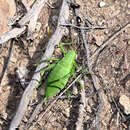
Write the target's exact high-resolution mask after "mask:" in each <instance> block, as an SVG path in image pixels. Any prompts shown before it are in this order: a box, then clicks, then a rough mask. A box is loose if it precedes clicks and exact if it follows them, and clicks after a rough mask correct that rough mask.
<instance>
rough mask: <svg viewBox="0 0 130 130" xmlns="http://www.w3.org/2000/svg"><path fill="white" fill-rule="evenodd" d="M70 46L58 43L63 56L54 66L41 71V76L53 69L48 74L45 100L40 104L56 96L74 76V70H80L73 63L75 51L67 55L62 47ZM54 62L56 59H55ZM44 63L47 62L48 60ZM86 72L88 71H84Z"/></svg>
mask: <svg viewBox="0 0 130 130" xmlns="http://www.w3.org/2000/svg"><path fill="white" fill-rule="evenodd" d="M70 44H72V43H60V48H61V50H62V52H63V53H64V55H65V56H64V57H63V58H62V59H61V60H60V61H59V62H58V63H57V64H56V65H55V64H51V65H50V66H48V67H47V68H45V69H44V70H42V71H41V75H42V74H43V73H44V72H45V71H47V70H49V69H52V68H53V70H52V71H51V72H50V74H49V76H48V78H47V82H46V89H45V98H44V99H43V100H42V101H41V103H44V102H45V101H46V100H47V99H49V98H50V97H52V96H54V95H56V94H58V93H59V92H60V91H61V90H62V89H63V88H65V86H66V84H67V82H68V80H69V78H70V77H72V76H73V75H74V71H75V68H77V69H80V68H79V67H78V65H77V64H76V62H75V59H76V53H75V51H74V50H70V51H69V52H68V53H67V52H66V51H65V49H64V48H63V45H70ZM49 59H50V58H49ZM50 60H53V59H50ZM54 60H57V59H56V58H55V59H54ZM45 61H48V59H47V60H45ZM86 72H88V71H87V70H86Z"/></svg>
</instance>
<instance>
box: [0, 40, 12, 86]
mask: <svg viewBox="0 0 130 130" xmlns="http://www.w3.org/2000/svg"><path fill="white" fill-rule="evenodd" d="M13 45H14V39H12V40H11V41H10V47H9V52H8V57H7V63H6V64H5V66H4V68H3V71H2V75H1V77H0V84H1V83H2V79H3V78H4V75H5V73H6V71H7V68H8V65H9V61H10V57H11V54H12V49H13Z"/></svg>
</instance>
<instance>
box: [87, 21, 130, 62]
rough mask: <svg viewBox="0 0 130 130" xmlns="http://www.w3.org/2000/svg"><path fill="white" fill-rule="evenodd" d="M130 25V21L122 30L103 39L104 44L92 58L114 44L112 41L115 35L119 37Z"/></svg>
mask: <svg viewBox="0 0 130 130" xmlns="http://www.w3.org/2000/svg"><path fill="white" fill-rule="evenodd" d="M128 27H130V22H128V23H127V24H126V25H124V26H123V27H122V28H121V29H120V30H118V31H116V32H115V33H113V34H112V35H111V36H109V37H108V39H107V40H105V41H103V44H102V45H101V46H100V48H98V49H97V50H96V52H95V53H94V54H93V55H92V56H91V58H90V59H91V60H92V59H95V58H96V56H97V55H98V54H99V53H100V52H101V51H102V50H103V49H104V48H105V47H106V46H107V45H108V44H109V46H110V45H111V44H112V42H110V41H112V40H113V39H114V38H115V37H117V36H118V35H119V34H120V33H122V32H123V31H124V30H125V29H126V28H128Z"/></svg>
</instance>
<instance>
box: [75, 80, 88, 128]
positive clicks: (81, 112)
mask: <svg viewBox="0 0 130 130" xmlns="http://www.w3.org/2000/svg"><path fill="white" fill-rule="evenodd" d="M80 81H82V80H80ZM84 87H85V86H84V81H83V82H82V89H81V92H80V95H81V99H80V100H81V101H80V102H81V104H80V106H79V117H78V120H77V122H76V130H83V117H84V111H85V106H86V96H85V88H84Z"/></svg>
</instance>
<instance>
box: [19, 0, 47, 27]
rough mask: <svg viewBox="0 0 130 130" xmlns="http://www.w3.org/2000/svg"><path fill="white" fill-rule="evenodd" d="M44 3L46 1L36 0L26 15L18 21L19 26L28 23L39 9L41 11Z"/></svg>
mask: <svg viewBox="0 0 130 130" xmlns="http://www.w3.org/2000/svg"><path fill="white" fill-rule="evenodd" d="M46 2H47V0H37V1H36V2H35V4H34V5H33V7H32V8H31V9H30V10H29V11H28V13H27V14H26V15H25V16H24V17H23V18H22V19H21V20H20V21H19V24H20V25H25V24H26V23H27V22H29V21H30V20H31V19H32V18H33V17H34V16H35V13H37V11H38V10H39V8H40V9H41V8H42V7H43V6H44V5H45V3H46Z"/></svg>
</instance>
